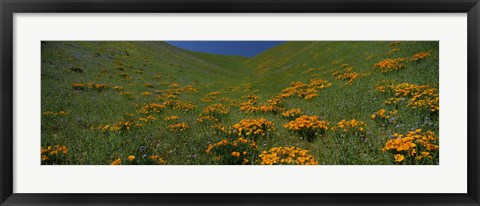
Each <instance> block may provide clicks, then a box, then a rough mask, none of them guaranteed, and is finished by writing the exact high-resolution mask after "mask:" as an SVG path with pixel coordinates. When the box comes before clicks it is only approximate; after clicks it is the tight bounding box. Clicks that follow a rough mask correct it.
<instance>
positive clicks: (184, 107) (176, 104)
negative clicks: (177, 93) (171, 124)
mask: <svg viewBox="0 0 480 206" xmlns="http://www.w3.org/2000/svg"><path fill="white" fill-rule="evenodd" d="M163 105H164V106H166V107H170V108H173V109H176V110H180V111H185V112H187V111H191V110H193V109H195V108H197V106H196V105H194V104H192V103H190V102H186V101H181V100H167V101H165V102H163Z"/></svg>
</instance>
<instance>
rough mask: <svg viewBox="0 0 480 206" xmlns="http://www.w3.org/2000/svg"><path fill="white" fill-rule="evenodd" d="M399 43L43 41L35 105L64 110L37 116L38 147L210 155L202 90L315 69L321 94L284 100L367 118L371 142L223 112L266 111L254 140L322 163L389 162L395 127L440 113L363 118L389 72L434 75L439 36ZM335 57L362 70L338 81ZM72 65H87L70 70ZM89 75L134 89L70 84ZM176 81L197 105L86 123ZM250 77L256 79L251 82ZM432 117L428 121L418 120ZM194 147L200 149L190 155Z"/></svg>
mask: <svg viewBox="0 0 480 206" xmlns="http://www.w3.org/2000/svg"><path fill="white" fill-rule="evenodd" d="M399 48H400V51H398V52H395V53H392V54H388V53H389V51H390V49H391V48H390V42H288V43H285V44H282V45H279V46H276V47H274V48H272V49H270V50H268V51H266V52H264V53H262V54H260V55H258V56H256V57H254V58H243V57H225V56H221V55H211V54H205V53H198V52H189V51H184V50H181V49H178V48H175V47H173V46H170V45H168V44H166V43H162V42H48V43H43V44H42V111H62V110H63V111H68V112H70V114H69V115H67V116H62V117H42V146H47V145H55V144H61V145H66V146H68V147H69V148H70V153H69V156H68V158H67V160H66V162H64V163H65V164H109V163H110V162H111V161H113V160H114V159H116V158H119V157H123V158H125V156H128V155H130V154H134V155H137V156H138V155H139V151H138V148H139V147H140V146H146V147H147V148H148V149H149V150H148V151H147V153H148V154H155V155H160V156H162V157H164V158H165V159H166V160H167V162H168V164H215V162H214V161H212V160H211V159H210V157H209V156H207V155H205V154H204V152H203V151H204V150H205V148H206V146H208V144H209V143H212V142H215V141H218V140H219V139H220V137H217V136H212V135H211V134H210V133H208V132H205V130H206V128H204V127H202V126H201V125H198V124H196V123H195V119H196V118H197V117H198V114H199V113H200V112H201V110H202V109H203V108H205V107H206V106H207V105H209V104H212V103H215V101H214V102H210V103H205V102H202V101H200V98H203V97H205V96H206V94H208V93H209V92H213V91H220V92H222V94H221V95H220V97H225V98H229V99H236V100H238V99H239V98H240V97H241V96H242V95H246V94H251V93H253V92H254V90H258V91H257V92H256V95H258V96H260V97H261V100H260V101H262V102H264V101H266V100H267V99H269V98H271V97H272V96H273V95H275V94H277V93H278V92H280V91H281V90H282V89H284V88H286V87H288V85H289V83H290V82H292V81H303V82H305V83H308V81H309V80H310V79H312V78H321V79H326V80H328V81H329V82H331V83H332V84H333V86H332V87H330V88H327V89H323V90H321V91H319V92H318V95H319V96H318V97H316V98H315V99H313V100H312V101H305V100H301V99H289V100H288V102H287V108H302V110H304V111H306V113H307V114H314V115H319V116H320V117H321V118H322V119H325V120H327V121H329V122H331V124H335V123H336V122H339V121H340V120H342V119H347V120H349V119H357V120H361V121H364V122H365V123H367V125H369V127H368V131H369V133H370V135H369V141H368V142H366V143H362V144H351V143H341V142H340V143H339V142H332V141H331V138H325V139H321V140H318V141H315V142H313V143H309V142H306V141H304V140H301V139H300V138H299V137H298V136H296V135H295V134H292V133H290V132H288V131H287V130H286V129H284V128H283V127H282V125H283V124H285V123H286V122H287V121H286V120H285V119H284V118H281V117H280V116H278V115H273V114H244V113H242V112H241V111H239V109H238V107H231V108H230V114H229V115H228V116H227V117H225V118H224V119H222V121H223V123H224V124H226V125H228V126H231V125H233V124H235V123H236V122H238V121H239V120H241V119H244V118H250V117H264V118H266V119H268V120H270V121H272V122H274V123H275V126H276V132H275V135H274V138H272V139H271V140H268V141H267V140H262V142H259V145H260V149H265V150H266V149H268V148H270V147H273V146H298V147H302V148H305V149H309V150H310V152H311V153H312V154H314V155H315V157H316V159H317V160H318V161H319V162H320V163H321V164H391V160H390V159H389V157H388V156H387V155H386V154H384V153H382V152H380V148H381V147H382V145H383V144H384V142H385V140H386V139H387V138H388V137H389V136H390V135H391V134H392V133H394V132H401V133H404V132H406V131H409V130H411V129H414V128H418V127H422V128H426V129H431V130H433V131H436V132H438V119H436V118H435V117H428V116H425V115H424V114H423V113H418V112H416V111H413V110H411V109H405V108H399V110H400V112H399V114H400V115H399V120H398V123H397V125H398V126H397V127H393V128H392V127H382V126H381V125H378V123H375V122H373V120H371V119H370V118H369V116H370V115H371V114H372V113H373V112H375V111H377V110H378V109H380V108H386V107H385V105H384V104H383V103H382V102H383V98H382V97H381V95H379V93H378V92H376V91H375V86H374V85H375V84H376V83H377V82H379V81H381V80H385V79H389V80H391V79H394V80H396V81H397V82H409V83H416V84H434V83H438V76H439V74H438V43H436V42H402V43H400V44H399ZM420 51H430V52H431V56H432V57H431V58H429V59H427V60H426V61H423V62H420V63H418V64H409V65H407V68H406V69H404V70H402V71H399V72H393V73H389V74H387V75H384V74H381V73H379V72H375V71H373V70H372V69H371V66H372V65H373V64H375V63H377V62H379V61H381V60H383V59H386V58H396V57H409V56H411V55H413V54H415V53H418V52H420ZM127 53H128V55H127ZM115 60H118V61H120V62H122V64H123V67H124V69H123V70H119V69H117V68H115V66H116V65H115ZM118 61H117V62H118ZM341 64H349V65H351V66H352V67H353V71H356V72H359V73H361V74H363V76H361V77H360V78H359V79H358V80H357V81H355V82H354V83H353V84H352V85H349V86H348V85H345V83H344V82H343V81H340V80H337V79H334V78H333V77H332V73H333V72H334V71H336V70H339V67H340V65H341ZM72 67H78V68H81V69H82V70H83V71H84V72H83V73H77V72H73V71H71V70H70V68H72ZM124 74H127V75H128V76H129V77H130V79H129V80H126V79H124V78H123V77H122V76H121V75H124ZM90 81H93V82H97V83H104V84H109V85H117V86H122V87H123V88H125V90H127V91H129V92H132V93H133V97H134V98H133V99H125V98H124V97H122V96H120V95H118V93H117V92H115V91H112V90H106V91H102V92H93V91H87V92H82V93H79V92H74V91H73V90H72V87H71V84H72V83H85V82H90ZM174 82H176V83H179V84H181V85H192V86H193V87H196V88H199V89H200V90H199V92H198V93H188V94H181V95H180V96H179V99H182V100H186V101H189V102H192V103H194V104H195V105H197V109H195V110H194V111H190V112H180V111H175V110H166V111H165V113H164V114H162V115H161V116H159V117H158V120H159V121H157V122H155V123H153V124H152V125H149V126H147V127H144V128H143V129H141V130H138V131H132V132H129V133H124V134H117V133H115V134H104V133H101V132H98V131H92V130H90V129H89V127H91V126H92V125H104V124H112V123H115V122H118V121H121V120H122V119H124V118H125V115H124V113H125V112H129V113H134V112H135V111H136V110H137V109H138V105H143V104H146V103H153V102H158V100H157V99H156V98H155V97H154V96H151V97H143V96H141V95H139V94H140V93H141V92H154V91H155V90H159V89H160V90H161V89H166V88H168V85H170V84H171V83H174ZM145 83H151V84H152V85H153V88H151V87H146V86H144V84H145ZM248 83H251V85H252V86H253V88H249V85H246V84H248ZM217 102H220V101H217ZM169 115H178V116H180V117H181V118H183V120H184V121H186V122H189V123H190V125H191V127H192V128H191V129H190V130H188V131H186V132H184V133H182V134H173V133H170V132H167V131H165V127H166V126H167V125H168V124H167V123H165V122H164V121H161V120H162V119H163V118H164V117H166V116H169ZM426 118H431V119H433V120H427V119H426ZM430 121H433V125H428V126H425V123H426V122H430ZM394 126H396V125H394ZM194 155H197V156H198V157H197V158H191V156H194Z"/></svg>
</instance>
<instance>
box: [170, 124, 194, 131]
mask: <svg viewBox="0 0 480 206" xmlns="http://www.w3.org/2000/svg"><path fill="white" fill-rule="evenodd" d="M189 128H190V126H189V125H188V124H187V123H186V122H180V123H177V124H171V125H168V126H167V129H168V130H169V131H170V132H181V131H184V130H187V129H189Z"/></svg>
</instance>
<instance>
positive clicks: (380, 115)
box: [370, 109, 398, 123]
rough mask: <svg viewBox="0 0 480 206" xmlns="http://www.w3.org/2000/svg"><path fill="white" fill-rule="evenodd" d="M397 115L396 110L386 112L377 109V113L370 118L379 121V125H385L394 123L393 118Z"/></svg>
mask: <svg viewBox="0 0 480 206" xmlns="http://www.w3.org/2000/svg"><path fill="white" fill-rule="evenodd" d="M397 113H398V110H392V111H388V110H386V109H379V110H378V111H376V112H374V113H373V114H372V115H371V116H370V118H372V119H374V120H376V121H379V122H381V123H387V122H390V123H392V122H394V121H395V116H396V114H397Z"/></svg>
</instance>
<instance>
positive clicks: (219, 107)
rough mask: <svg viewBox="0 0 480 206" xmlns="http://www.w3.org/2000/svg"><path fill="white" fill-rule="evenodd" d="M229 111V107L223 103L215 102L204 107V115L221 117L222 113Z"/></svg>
mask: <svg viewBox="0 0 480 206" xmlns="http://www.w3.org/2000/svg"><path fill="white" fill-rule="evenodd" d="M228 112H229V109H228V108H227V107H226V106H224V105H223V104H213V105H210V106H207V107H205V109H203V111H202V116H213V117H220V116H222V115H225V114H228Z"/></svg>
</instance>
